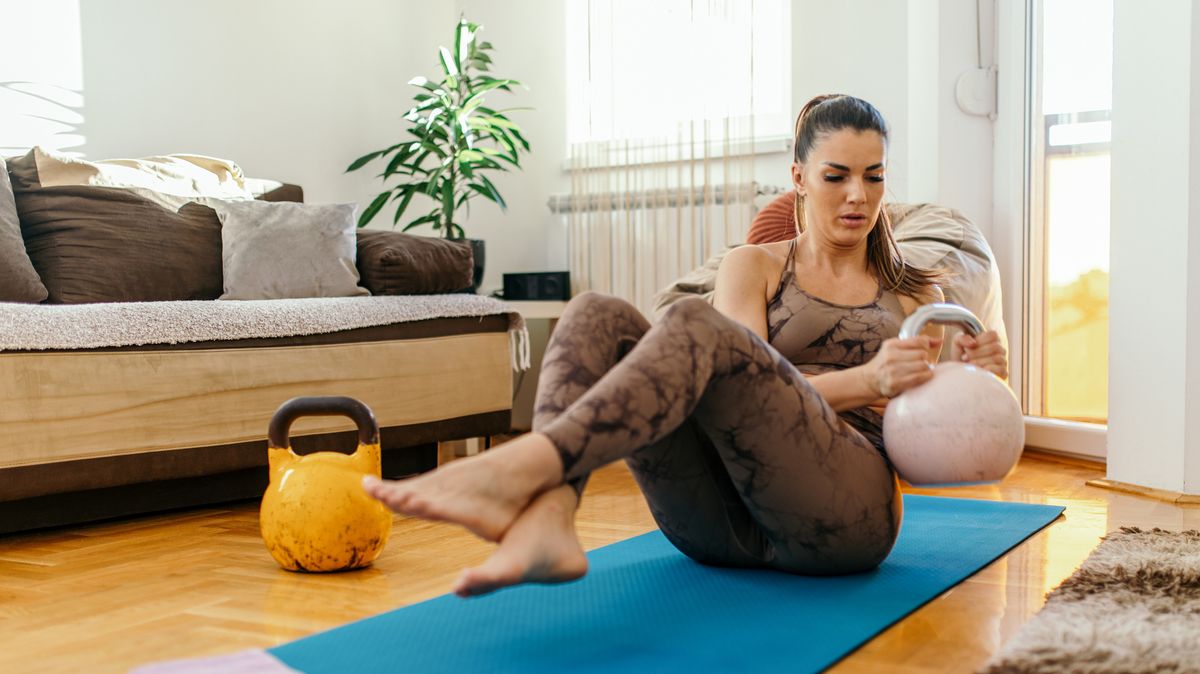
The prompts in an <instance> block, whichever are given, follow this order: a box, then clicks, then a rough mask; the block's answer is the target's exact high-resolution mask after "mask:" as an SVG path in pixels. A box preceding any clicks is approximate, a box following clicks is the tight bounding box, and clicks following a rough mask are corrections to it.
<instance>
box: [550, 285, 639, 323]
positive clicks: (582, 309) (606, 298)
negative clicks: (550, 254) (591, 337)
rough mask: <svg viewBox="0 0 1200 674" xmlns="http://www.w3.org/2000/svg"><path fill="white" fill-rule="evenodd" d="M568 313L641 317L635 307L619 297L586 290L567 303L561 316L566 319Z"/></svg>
mask: <svg viewBox="0 0 1200 674" xmlns="http://www.w3.org/2000/svg"><path fill="white" fill-rule="evenodd" d="M568 313H582V314H586V315H597V314H603V315H622V314H636V315H637V316H641V313H640V312H639V311H638V310H637V307H635V306H633V305H632V304H630V303H629V302H626V301H625V300H623V299H621V298H619V297H613V296H612V295H605V294H603V293H598V292H595V291H593V290H586V291H584V292H582V293H580V294H578V295H576V296H575V297H573V298H571V301H570V302H568V303H567V307H566V309H564V310H563V316H564V317H566V315H567V314H568Z"/></svg>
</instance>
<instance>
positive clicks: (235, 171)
mask: <svg viewBox="0 0 1200 674" xmlns="http://www.w3.org/2000/svg"><path fill="white" fill-rule="evenodd" d="M30 157H31V159H32V160H33V162H34V163H35V164H36V168H37V175H38V179H39V180H38V182H39V184H40V185H41V186H42V187H62V186H67V185H88V186H92V187H118V188H122V189H127V190H131V191H134V192H135V193H137V194H139V195H141V196H143V197H145V198H147V199H150V200H152V201H154V202H155V203H158V204H159V205H161V206H163V207H166V208H170V209H171V210H178V209H179V208H180V207H182V206H183V205H184V204H185V203H187V202H189V201H199V202H201V203H208V201H207V200H208V199H224V200H235V199H239V200H248V199H253V198H254V196H255V195H254V193H253V191H252V189H251V188H248V187H247V185H246V178H245V176H244V175H243V174H242V169H241V168H240V167H239V166H238V165H237V164H235V163H234V162H232V161H229V160H228V159H217V158H215V157H205V156H203V155H195V154H171V155H164V156H159V157H143V158H141V159H104V160H101V161H86V160H83V159H77V158H75V157H70V156H67V155H65V154H61V153H58V152H54V151H51V150H45V149H43V148H40V147H35V148H33V150H31V151H30ZM210 205H211V204H210Z"/></svg>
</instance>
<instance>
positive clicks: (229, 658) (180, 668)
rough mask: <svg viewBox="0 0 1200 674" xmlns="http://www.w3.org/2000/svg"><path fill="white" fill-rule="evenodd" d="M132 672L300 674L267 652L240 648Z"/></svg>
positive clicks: (172, 673) (158, 664) (171, 673)
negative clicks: (213, 655)
mask: <svg viewBox="0 0 1200 674" xmlns="http://www.w3.org/2000/svg"><path fill="white" fill-rule="evenodd" d="M129 674H300V673H299V672H297V671H296V670H294V669H292V668H291V667H288V666H287V665H285V664H283V663H282V662H280V661H279V660H277V659H275V657H274V656H272V655H269V654H267V652H266V651H239V652H237V653H231V654H229V655H221V656H218V657H215V658H193V659H191V660H171V661H168V662H156V663H154V664H152V665H144V666H142V667H138V668H137V669H133V670H130V672H129Z"/></svg>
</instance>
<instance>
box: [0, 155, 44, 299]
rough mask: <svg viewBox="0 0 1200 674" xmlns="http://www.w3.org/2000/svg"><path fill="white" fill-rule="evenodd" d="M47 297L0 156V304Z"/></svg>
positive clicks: (6, 171) (6, 169) (5, 166)
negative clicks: (22, 229)
mask: <svg viewBox="0 0 1200 674" xmlns="http://www.w3.org/2000/svg"><path fill="white" fill-rule="evenodd" d="M48 294H49V293H47V292H46V286H45V285H43V284H42V279H41V278H40V277H39V276H38V273H37V270H36V269H34V268H33V263H32V262H30V261H29V254H28V253H26V251H25V240H24V239H23V238H22V237H21V219H20V218H19V217H18V216H17V202H16V199H15V198H14V197H13V188H12V181H10V180H9V178H8V167H7V165H6V164H5V163H4V158H3V157H0V302H32V303H36V302H41V301H42V300H44V299H46V297H47V295H48Z"/></svg>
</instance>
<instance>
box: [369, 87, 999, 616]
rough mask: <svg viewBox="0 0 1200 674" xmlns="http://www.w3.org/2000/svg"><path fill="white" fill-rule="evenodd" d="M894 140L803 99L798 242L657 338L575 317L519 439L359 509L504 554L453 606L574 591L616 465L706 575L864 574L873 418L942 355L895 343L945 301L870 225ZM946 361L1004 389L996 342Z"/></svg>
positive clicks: (936, 332) (728, 268)
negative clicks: (445, 530)
mask: <svg viewBox="0 0 1200 674" xmlns="http://www.w3.org/2000/svg"><path fill="white" fill-rule="evenodd" d="M887 135H888V132H887V126H886V124H885V122H884V120H883V117H882V116H881V115H880V114H879V111H878V110H876V109H875V108H874V107H873V106H871V105H870V104H869V103H866V102H865V101H862V100H859V99H857V98H852V97H849V96H820V97H817V98H815V99H813V100H812V101H810V102H809V103H808V104H807V105H805V106H804V109H803V110H802V111H801V113H800V116H799V118H798V120H797V124H796V143H795V162H794V164H793V165H792V181H793V183H794V185H795V188H796V191H797V195H798V199H797V222H798V224H799V229H800V233H799V236H798V237H797V238H796V239H794V240H792V241H788V242H781V243H772V244H766V245H761V246H744V247H740V248H737V249H735V250H734V251H732V252H731V253H730V254H729V255H728V256H727V257H726V258H725V260H724V262H723V263H722V265H721V268H720V271H719V272H718V276H717V291H716V295H715V299H714V302H713V306H710V305H709V304H707V303H706V302H704V301H703V300H701V299H699V298H689V299H685V300H682V301H680V302H678V303H676V304H675V305H673V306H672V307H671V309H670V310H668V312H667V313H666V314H665V315H664V316H663V318H662V320H661V321H660V322H659V323H657V324H655V325H654V326H653V327H651V326H650V325H649V324H648V323H647V322H646V320H645V319H644V318H643V317H642V316H641V314H639V313H638V312H637V310H635V309H634V308H633V307H632V306H631V305H629V304H628V303H626V302H624V301H622V300H619V299H616V298H611V297H605V296H601V295H597V294H594V293H588V294H584V295H581V296H579V297H577V298H575V299H574V300H572V301H571V302H570V304H569V305H568V306H567V308H566V310H565V311H564V313H563V316H562V318H561V319H560V321H559V323H558V326H557V328H556V329H555V332H554V334H553V337H552V338H551V340H550V344H549V345H548V346H547V350H546V355H545V358H544V360H543V365H542V371H541V380H540V384H539V386H538V394H537V404H536V407H535V410H534V420H533V429H534V430H533V432H532V433H529V434H527V435H524V436H522V437H520V438H517V439H516V440H513V441H512V442H509V443H507V444H504V445H502V446H499V447H497V448H496V449H493V450H491V451H489V452H487V453H485V454H483V455H481V456H478V457H472V458H469V459H465V460H461V461H455V462H453V463H450V464H447V465H446V466H444V467H442V468H439V469H438V470H436V471H433V472H432V473H429V474H427V475H424V476H420V477H417V478H413V479H410V480H404V481H400V482H388V481H380V480H375V479H373V478H368V479H367V480H366V482H365V486H366V488H367V490H368V491H369V492H370V493H371V494H372V495H373V496H375V497H376V498H378V499H380V500H381V501H383V502H384V503H386V504H387V505H388V506H390V507H391V508H392V509H394V510H396V511H397V512H401V513H404V514H407V515H413V516H416V517H423V518H427V519H435V520H446V521H450V522H455V523H458V524H460V525H462V526H464V527H466V528H468V529H469V530H471V531H473V532H474V533H476V534H477V535H479V536H481V537H483V538H485V539H487V540H490V541H497V542H499V547H498V548H497V549H496V551H495V552H494V554H493V555H492V556H491V557H490V558H489V559H488V560H487V561H486V562H485V563H484V564H483V565H482V566H480V567H477V568H473V569H467V570H465V571H464V572H463V574H462V576H461V577H460V578H459V580H458V583H457V585H456V587H455V592H456V593H458V594H459V595H461V596H472V595H478V594H484V593H487V592H491V591H493V590H496V589H498V588H501V587H505V586H508V585H513V584H516V583H522V582H542V583H549V582H561V581H566V580H571V579H574V578H578V577H580V576H582V575H583V574H584V573H585V572H586V571H587V558H586V557H585V556H584V553H583V550H582V548H581V547H580V544H579V541H578V539H577V537H576V534H575V527H574V513H575V509H576V507H577V505H578V503H579V495H580V494H581V493H582V489H583V483H584V481H585V480H586V479H587V475H588V473H589V472H591V471H592V470H595V469H596V468H599V467H601V466H603V465H605V464H607V463H609V462H611V461H615V460H617V459H622V458H623V459H625V460H626V461H627V462H628V464H629V467H630V469H631V471H632V472H633V475H634V477H635V478H636V479H637V482H638V485H639V486H640V487H641V489H642V491H643V492H644V493H645V496H646V500H647V502H648V503H649V505H650V509H651V512H652V513H653V515H654V518H655V520H656V521H657V522H658V524H659V527H660V528H661V530H662V532H663V533H664V534H665V535H666V536H667V538H668V539H669V540H670V541H671V542H672V543H673V544H674V545H675V546H676V547H678V548H679V549H680V550H681V551H683V552H684V553H685V554H687V555H689V556H690V557H692V558H694V559H696V560H697V561H699V562H702V563H706V564H716V565H724V566H739V567H759V568H774V569H779V570H782V571H787V572H791V573H801V574H840V573H853V572H858V571H864V570H867V569H871V568H874V567H875V566H877V565H878V564H879V563H880V562H882V561H883V559H884V558H885V557H886V556H887V554H888V552H889V551H890V550H891V548H892V545H893V544H894V543H895V540H896V536H897V534H898V532H899V527H900V516H901V498H900V491H899V485H898V482H897V478H896V474H895V472H894V471H893V470H892V468H891V466H890V464H889V463H888V461H887V458H886V456H885V454H884V451H883V450H884V448H883V440H882V432H881V416H880V414H879V410H878V407H880V406H882V405H886V404H887V399H889V398H891V397H893V396H896V395H898V394H900V393H901V392H903V391H905V390H906V389H909V388H912V387H913V386H917V385H919V384H921V383H923V382H925V381H927V380H928V379H929V378H930V377H931V376H932V371H931V366H930V363H931V362H932V361H934V360H935V359H936V357H937V354H938V351H939V348H940V346H941V340H942V336H941V329H940V328H937V327H931V328H930V329H927V330H926V331H925V333H924V334H922V335H919V336H917V337H914V338H911V339H906V340H900V339H898V338H897V335H898V333H899V328H900V324H901V323H902V322H903V320H904V318H905V317H906V316H907V315H908V314H909V313H911V312H912V311H913V310H914V309H916V307H918V306H920V305H921V304H923V303H926V302H932V301H939V300H941V299H942V294H941V291H940V290H939V289H938V287H937V286H936V285H935V280H936V276H935V275H934V274H933V273H931V272H929V271H924V270H920V269H916V268H914V267H911V266H909V265H907V264H905V263H904V262H903V260H902V259H901V258H900V255H899V253H898V251H897V248H896V245H895V242H894V241H893V239H892V236H891V229H890V225H889V223H888V222H887V220H886V218H885V216H884V215H883V210H882V208H881V206H882V201H883V191H884V185H885V167H886V163H887V162H886V153H887ZM954 347H955V348H954V351H953V353H954V354H955V357H957V358H961V359H963V360H969V361H970V362H973V363H975V364H976V365H979V366H981V367H984V368H987V369H988V370H991V371H992V372H995V373H996V374H997V375H999V376H1001V377H1006V376H1007V358H1006V354H1005V352H1004V349H1003V347H1002V346H1001V344H1000V342H999V340H998V336H997V335H996V334H995V333H994V332H988V333H985V334H982V335H980V336H978V337H977V338H975V339H972V338H970V337H967V336H965V335H960V336H959V337H958V338H956V340H955V344H954ZM872 406H874V407H875V409H873V408H872Z"/></svg>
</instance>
